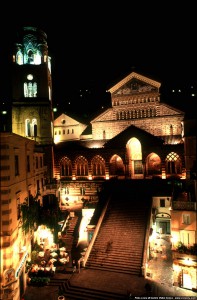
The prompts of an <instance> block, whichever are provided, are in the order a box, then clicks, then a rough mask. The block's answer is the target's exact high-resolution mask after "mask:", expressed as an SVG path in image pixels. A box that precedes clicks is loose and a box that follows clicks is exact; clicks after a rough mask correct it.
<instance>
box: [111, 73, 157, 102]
mask: <svg viewBox="0 0 197 300" xmlns="http://www.w3.org/2000/svg"><path fill="white" fill-rule="evenodd" d="M160 86H161V83H160V82H157V81H155V80H152V79H150V78H148V77H145V76H143V75H140V74H138V73H135V72H132V73H131V74H129V75H128V76H127V77H125V78H124V79H122V80H121V81H119V82H118V83H117V84H116V85H114V86H113V87H111V88H110V89H109V90H108V92H110V93H111V94H113V95H114V96H115V95H118V96H119V95H130V94H139V93H147V92H159V88H160Z"/></svg>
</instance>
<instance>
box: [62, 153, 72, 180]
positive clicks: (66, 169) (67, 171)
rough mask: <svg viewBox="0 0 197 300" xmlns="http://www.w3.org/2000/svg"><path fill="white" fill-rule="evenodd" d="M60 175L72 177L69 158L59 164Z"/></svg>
mask: <svg viewBox="0 0 197 300" xmlns="http://www.w3.org/2000/svg"><path fill="white" fill-rule="evenodd" d="M60 175H61V176H72V163H71V161H70V159H69V158H67V157H66V158H63V159H62V161H61V162H60Z"/></svg>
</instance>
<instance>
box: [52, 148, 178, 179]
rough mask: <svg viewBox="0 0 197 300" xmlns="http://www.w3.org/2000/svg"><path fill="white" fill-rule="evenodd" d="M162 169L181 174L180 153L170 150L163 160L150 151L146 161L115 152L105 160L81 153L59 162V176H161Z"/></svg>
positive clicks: (97, 156)
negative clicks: (123, 156)
mask: <svg viewBox="0 0 197 300" xmlns="http://www.w3.org/2000/svg"><path fill="white" fill-rule="evenodd" d="M162 170H165V173H166V174H170V175H175V174H176V175H181V174H182V161H181V158H180V157H179V155H178V154H177V153H175V152H170V153H169V154H168V155H167V156H166V158H165V161H162V160H161V158H160V157H159V155H158V154H156V153H150V154H149V155H148V156H147V157H146V159H145V161H144V162H143V161H142V159H140V158H138V157H137V159H129V160H127V161H126V160H125V159H123V158H122V157H121V156H119V155H117V154H114V155H112V157H111V158H110V159H109V161H107V160H105V159H104V158H103V157H102V156H101V155H95V156H94V157H93V158H92V159H91V160H88V159H87V158H86V157H85V156H82V155H79V156H78V157H76V159H75V160H74V161H72V160H71V159H70V158H69V157H68V156H65V157H63V158H62V159H61V160H60V163H59V171H58V173H59V176H60V179H61V178H62V177H72V176H73V175H75V176H78V177H81V176H83V177H88V176H90V175H91V176H95V177H106V175H109V177H110V176H129V177H131V178H132V177H135V176H138V175H142V176H143V177H144V176H154V175H159V176H161V174H162Z"/></svg>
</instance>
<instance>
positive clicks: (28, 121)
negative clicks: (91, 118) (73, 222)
mask: <svg viewBox="0 0 197 300" xmlns="http://www.w3.org/2000/svg"><path fill="white" fill-rule="evenodd" d="M12 70H13V72H12V75H13V77H12V132H13V133H16V134H18V135H21V136H23V137H26V138H28V139H33V140H35V141H36V144H37V146H38V147H40V148H41V149H40V150H43V151H44V152H45V159H46V162H47V166H48V168H49V169H48V172H49V174H50V175H49V174H48V176H50V177H51V178H52V177H53V109H52V82H51V58H50V57H49V56H48V45H47V35H46V34H45V32H43V31H42V30H40V29H38V28H35V27H23V28H22V29H21V30H20V31H19V32H18V34H17V42H16V43H15V44H14V49H13V69H12Z"/></svg>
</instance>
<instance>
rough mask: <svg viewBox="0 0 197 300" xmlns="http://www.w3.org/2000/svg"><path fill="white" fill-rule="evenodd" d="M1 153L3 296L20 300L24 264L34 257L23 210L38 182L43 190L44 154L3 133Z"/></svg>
mask: <svg viewBox="0 0 197 300" xmlns="http://www.w3.org/2000/svg"><path fill="white" fill-rule="evenodd" d="M0 149H1V151H0V154H1V156H0V165H1V178H0V179H1V187H0V194H1V216H0V217H1V218H0V220H1V243H0V250H1V255H0V259H1V264H0V268H1V269H0V271H1V277H0V284H1V292H2V293H3V291H4V290H5V289H11V291H12V294H13V295H14V296H13V298H12V299H14V300H15V299H16V300H19V299H20V297H21V295H19V294H20V280H22V282H23V288H25V286H26V278H25V264H26V260H27V259H29V258H30V255H31V235H30V232H29V233H27V234H25V233H24V231H23V230H22V218H21V217H22V215H21V210H20V206H21V204H23V203H27V204H28V198H29V195H30V194H31V195H32V196H35V195H36V194H37V192H38V182H39V185H40V186H42V184H41V182H43V179H44V171H45V169H46V167H45V166H44V165H43V164H41V165H42V167H41V166H40V162H41V159H42V161H43V153H38V152H36V151H35V142H34V141H32V140H29V139H26V138H23V137H21V136H19V135H16V134H13V133H1V134H0ZM16 157H17V158H16ZM27 157H28V158H27ZM36 157H37V158H36ZM27 160H29V167H28V168H27ZM37 162H38V164H37ZM16 165H17V166H16ZM28 170H29V171H28ZM21 276H22V279H20V280H19V278H20V277H21Z"/></svg>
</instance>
